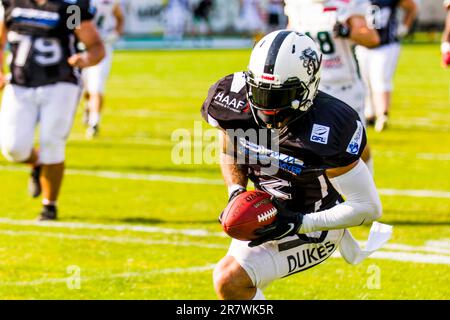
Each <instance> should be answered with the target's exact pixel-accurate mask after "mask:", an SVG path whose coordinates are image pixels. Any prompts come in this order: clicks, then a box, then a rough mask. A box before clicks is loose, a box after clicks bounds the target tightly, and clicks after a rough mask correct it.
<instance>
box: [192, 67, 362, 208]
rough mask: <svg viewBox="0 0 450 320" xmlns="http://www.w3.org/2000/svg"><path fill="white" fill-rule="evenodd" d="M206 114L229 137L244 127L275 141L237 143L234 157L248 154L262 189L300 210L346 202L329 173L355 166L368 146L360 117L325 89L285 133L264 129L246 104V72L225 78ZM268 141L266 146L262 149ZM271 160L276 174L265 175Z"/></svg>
mask: <svg viewBox="0 0 450 320" xmlns="http://www.w3.org/2000/svg"><path fill="white" fill-rule="evenodd" d="M201 112H202V116H203V118H204V119H205V120H207V121H208V122H209V123H210V124H211V125H213V126H216V127H219V128H221V129H223V130H227V132H228V133H230V132H231V131H228V130H238V129H242V130H240V131H241V133H242V131H244V130H249V129H250V130H251V129H254V130H258V132H260V133H264V131H267V132H266V137H270V138H266V137H264V138H262V139H261V140H259V142H257V143H255V142H252V141H249V140H248V139H245V138H244V139H240V138H238V139H236V142H235V143H236V146H235V148H234V153H233V155H234V156H235V159H239V157H240V156H241V155H244V156H245V159H246V160H247V162H246V163H245V164H244V166H245V167H247V168H248V172H249V178H250V180H251V181H253V183H254V184H255V187H256V188H257V189H260V190H264V191H266V192H268V193H270V194H272V195H274V196H276V197H278V198H282V199H285V200H287V201H288V204H289V206H290V207H291V209H292V210H295V211H297V212H303V213H310V212H315V211H319V210H324V209H328V208H331V207H333V206H334V205H335V204H336V203H338V202H341V201H342V198H341V195H340V194H339V193H338V192H337V191H336V190H335V189H334V188H333V186H332V184H331V183H330V181H329V180H328V179H327V177H326V175H325V170H326V169H329V168H336V167H343V166H347V165H349V164H351V163H353V162H355V161H356V160H358V159H359V158H360V156H361V153H362V151H363V149H364V147H365V145H366V134H365V130H364V126H363V124H362V122H361V120H360V119H359V116H358V114H357V113H356V112H355V111H354V110H353V109H352V108H351V107H349V106H348V105H346V104H345V103H344V102H342V101H340V100H338V99H336V98H334V97H332V96H330V95H328V94H326V93H324V92H321V91H319V93H318V94H317V96H316V98H315V99H314V103H313V106H312V107H311V109H310V110H309V111H308V112H307V113H306V114H305V115H303V116H302V117H301V118H299V119H298V120H296V121H295V122H293V123H292V124H290V125H289V126H287V127H285V128H283V129H282V130H280V132H278V133H275V131H273V130H269V129H261V128H259V127H258V126H257V124H256V122H255V120H254V118H253V114H252V112H251V110H250V108H249V106H248V103H247V98H246V86H245V78H244V76H243V73H235V74H233V75H229V76H226V77H224V78H222V79H221V80H219V81H218V82H217V83H216V84H214V85H213V86H212V87H211V88H210V90H209V92H208V97H207V99H206V100H205V102H204V103H203V106H202V110H201ZM236 132H239V130H238V131H236ZM274 135H277V136H276V138H277V139H274ZM263 136H264V134H262V135H260V136H259V137H263ZM263 140H264V142H263V144H264V145H263V146H261V145H259V144H260V143H261V142H262V141H263ZM268 140H271V141H277V143H278V145H273V144H272V145H269V146H268V145H267V144H266V143H265V142H267V141H268ZM274 149H277V150H276V151H274ZM267 158H271V160H274V161H273V162H272V163H275V165H276V166H277V167H278V170H277V171H276V172H273V170H270V173H267V172H266V171H268V167H267V163H268V162H267ZM251 160H253V161H251Z"/></svg>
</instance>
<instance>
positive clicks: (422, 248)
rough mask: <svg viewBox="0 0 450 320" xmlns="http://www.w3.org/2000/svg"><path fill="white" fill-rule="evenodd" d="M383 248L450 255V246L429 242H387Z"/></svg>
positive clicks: (362, 243) (360, 242)
mask: <svg viewBox="0 0 450 320" xmlns="http://www.w3.org/2000/svg"><path fill="white" fill-rule="evenodd" d="M358 243H359V244H360V245H364V244H365V242H363V241H358ZM383 249H387V250H394V251H406V252H425V253H440V254H444V255H450V247H449V248H439V247H435V246H431V245H429V242H427V243H426V245H425V246H409V245H406V244H397V243H387V244H385V245H384V246H383Z"/></svg>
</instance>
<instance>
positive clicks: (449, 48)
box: [441, 42, 450, 54]
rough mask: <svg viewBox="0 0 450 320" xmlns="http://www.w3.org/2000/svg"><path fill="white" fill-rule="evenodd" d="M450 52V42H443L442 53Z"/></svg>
mask: <svg viewBox="0 0 450 320" xmlns="http://www.w3.org/2000/svg"><path fill="white" fill-rule="evenodd" d="M448 52H450V42H442V43H441V53H442V54H446V53H448Z"/></svg>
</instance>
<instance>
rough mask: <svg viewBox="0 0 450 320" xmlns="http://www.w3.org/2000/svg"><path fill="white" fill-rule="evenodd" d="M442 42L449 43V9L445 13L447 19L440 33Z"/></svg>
mask: <svg viewBox="0 0 450 320" xmlns="http://www.w3.org/2000/svg"><path fill="white" fill-rule="evenodd" d="M442 42H449V43H450V10H449V11H448V13H447V19H446V20H445V28H444V32H443V33H442Z"/></svg>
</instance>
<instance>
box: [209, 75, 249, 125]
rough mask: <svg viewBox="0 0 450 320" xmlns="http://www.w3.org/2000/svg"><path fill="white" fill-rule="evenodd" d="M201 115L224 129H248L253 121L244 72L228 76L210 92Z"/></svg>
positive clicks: (219, 81)
mask: <svg viewBox="0 0 450 320" xmlns="http://www.w3.org/2000/svg"><path fill="white" fill-rule="evenodd" d="M201 113H202V116H203V118H204V119H205V120H206V121H208V123H209V124H211V125H213V126H215V127H220V128H222V129H233V128H238V127H243V128H245V127H247V126H246V125H245V123H248V122H251V121H253V116H252V113H251V111H250V108H249V106H248V101H247V89H246V82H245V74H244V72H236V73H233V74H230V75H227V76H225V77H223V78H221V79H220V80H218V81H217V82H216V83H214V84H213V85H212V86H211V87H210V88H209V90H208V95H207V97H206V99H205V101H204V102H203V105H202V108H201Z"/></svg>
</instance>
